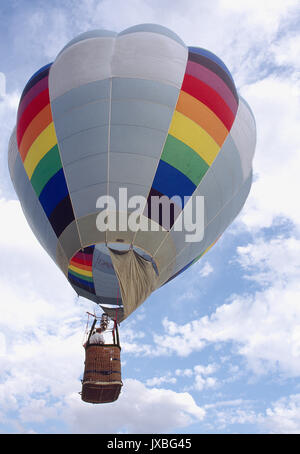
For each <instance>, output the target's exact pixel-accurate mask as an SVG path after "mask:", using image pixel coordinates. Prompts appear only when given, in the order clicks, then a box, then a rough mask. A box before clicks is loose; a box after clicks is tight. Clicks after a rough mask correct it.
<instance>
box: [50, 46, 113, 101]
mask: <svg viewBox="0 0 300 454" xmlns="http://www.w3.org/2000/svg"><path fill="white" fill-rule="evenodd" d="M114 42H115V38H94V39H87V40H84V41H80V42H79V43H76V44H74V45H73V46H71V47H68V48H67V49H66V50H65V51H64V52H62V53H61V54H60V55H59V56H58V58H57V59H56V60H55V62H54V63H53V65H52V66H51V70H50V73H49V92H50V99H51V101H52V100H53V99H55V98H57V97H58V96H61V95H63V94H64V93H66V92H67V91H69V90H71V89H72V88H75V87H79V86H80V85H84V84H88V83H90V82H95V81H96V80H103V79H106V78H108V77H110V76H111V69H110V63H111V56H112V52H113V48H114Z"/></svg>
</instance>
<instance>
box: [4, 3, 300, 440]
mask: <svg viewBox="0 0 300 454" xmlns="http://www.w3.org/2000/svg"><path fill="white" fill-rule="evenodd" d="M140 23H158V24H160V25H163V26H166V27H168V28H170V29H171V30H173V31H174V32H176V33H177V34H178V35H179V36H180V37H181V38H182V40H183V41H184V42H185V43H186V45H188V46H197V47H203V48H206V49H208V50H210V51H211V52H214V53H215V54H216V55H218V56H219V57H220V58H221V59H222V60H223V61H224V62H225V64H226V65H227V67H228V68H229V69H230V71H231V73H232V75H233V78H234V80H235V83H236V86H237V89H238V91H239V93H240V94H241V95H242V96H243V97H244V98H245V99H246V100H247V102H248V103H249V105H250V106H251V109H252V111H253V113H254V115H255V118H256V124H257V147H256V154H255V158H254V162H253V171H254V179H253V185H252V188H251V192H250V194H249V197H248V200H247V202H246V204H245V206H244V208H243V210H242V211H241V213H240V215H239V216H238V217H237V218H236V220H235V221H234V222H233V224H232V225H231V226H230V228H229V229H227V231H226V232H225V234H224V235H223V236H222V238H221V239H220V240H219V241H218V243H217V244H216V245H215V246H214V247H213V248H212V249H211V250H210V251H209V252H208V253H207V254H206V255H205V256H203V258H202V259H201V260H200V261H199V262H197V264H195V265H194V266H193V267H191V268H189V269H188V270H187V271H186V272H185V273H183V274H181V275H180V276H179V277H178V278H176V279H174V280H173V281H172V282H170V283H169V284H167V285H165V286H164V287H163V288H162V289H160V290H158V291H156V292H154V293H153V294H152V295H151V296H150V298H149V299H148V300H147V301H146V302H145V303H144V304H143V305H142V307H140V308H139V309H138V310H137V311H136V312H135V313H134V314H132V316H131V317H129V318H128V319H127V320H126V321H125V322H124V323H122V324H121V327H120V338H121V345H122V351H121V358H122V379H123V388H122V393H121V395H120V397H119V399H118V400H117V401H116V402H114V403H110V404H106V405H91V404H87V403H85V402H83V401H82V400H81V398H80V395H79V392H80V390H81V382H80V379H81V378H82V373H83V362H84V350H83V348H82V339H83V336H84V331H85V326H86V321H87V315H86V312H87V311H90V312H94V310H95V307H94V306H95V305H94V304H93V303H91V302H89V301H88V300H86V299H84V298H78V297H77V295H76V294H75V292H74V290H73V289H72V288H71V287H70V285H69V284H68V282H67V281H66V279H65V277H64V276H63V274H62V273H61V271H60V270H59V269H58V268H57V266H56V265H55V264H54V262H52V260H51V259H50V258H49V257H48V255H47V254H46V252H45V251H44V250H43V249H42V247H41V246H40V244H39V243H38V241H37V240H36V238H35V237H34V235H33V233H32V232H31V230H30V228H29V227H28V225H27V223H26V220H25V217H24V215H23V213H22V210H21V207H20V203H19V202H18V199H17V196H16V194H15V192H14V189H13V186H12V184H11V181H10V177H9V173H8V167H7V147H8V141H9V137H10V134H11V132H12V129H13V127H14V125H15V121H16V111H17V106H18V102H19V98H20V95H21V92H22V89H23V87H24V86H25V84H26V82H27V80H28V79H29V78H30V77H31V75H32V74H33V73H34V72H35V71H36V70H38V69H39V68H40V67H42V66H44V65H45V64H47V63H49V62H51V61H53V60H54V59H55V57H56V55H57V54H58V52H59V51H60V50H61V49H62V48H63V47H64V45H65V44H66V43H67V42H68V41H69V40H71V39H72V38H74V37H75V36H77V35H78V34H79V33H82V32H84V31H88V30H91V29H96V28H97V29H108V30H114V31H116V32H119V31H122V30H124V29H125V28H127V27H130V26H132V25H135V24H140ZM0 25H1V26H0V56H1V59H0V217H1V222H0V250H1V257H0V295H1V297H0V433H5V434H79V433H80V434H81V433H93V434H101V433H104V434H139V433H146V434H151V433H152V434H153V433H156V434H157V433H164V434H204V433H208V434H233V433H234V434H236V433H238V434H247V433H251V434H263V433H267V434H269V433H270V434H281V433H285V434H292V433H298V434H299V433H300V382H299V376H300V279H299V277H300V210H299V198H298V197H299V193H300V178H299V174H300V134H299V121H300V103H299V96H300V58H299V55H300V33H299V30H300V6H299V2H298V1H297V0H295V1H294V0H286V1H284V2H283V1H282V0H270V1H268V0H259V1H258V0H241V1H239V2H237V1H236V0H212V1H211V2H207V1H203V0H184V1H183V0H172V1H171V0H151V1H150V0H126V2H124V1H123V0H103V1H100V0H98V1H96V0H81V1H80V2H78V1H76V0H65V1H64V2H61V1H58V0H53V1H51V2H46V1H42V0H31V1H30V2H28V1H26V0H11V1H10V2H6V1H4V0H0ZM100 313H101V312H100Z"/></svg>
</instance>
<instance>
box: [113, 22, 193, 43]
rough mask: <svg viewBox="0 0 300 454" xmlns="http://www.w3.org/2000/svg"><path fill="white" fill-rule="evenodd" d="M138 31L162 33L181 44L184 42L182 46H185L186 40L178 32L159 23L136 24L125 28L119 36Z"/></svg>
mask: <svg viewBox="0 0 300 454" xmlns="http://www.w3.org/2000/svg"><path fill="white" fill-rule="evenodd" d="M138 32H148V33H159V34H160V35H165V36H168V38H171V39H173V40H174V41H177V42H178V43H179V44H182V46H184V47H185V44H184V42H183V41H182V39H181V38H180V37H179V36H178V35H177V34H176V33H174V32H173V31H172V30H169V29H168V28H166V27H163V26H162V25H158V24H139V25H134V26H133V27H129V28H127V29H126V30H123V31H122V32H121V33H119V36H122V35H128V34H129V33H138Z"/></svg>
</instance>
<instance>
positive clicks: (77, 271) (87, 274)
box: [69, 265, 93, 277]
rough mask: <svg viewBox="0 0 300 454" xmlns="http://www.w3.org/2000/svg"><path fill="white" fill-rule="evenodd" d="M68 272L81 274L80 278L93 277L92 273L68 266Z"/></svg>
mask: <svg viewBox="0 0 300 454" xmlns="http://www.w3.org/2000/svg"><path fill="white" fill-rule="evenodd" d="M69 270H72V271H75V273H78V274H82V276H88V277H93V273H92V271H86V270H83V269H82V268H77V267H76V266H73V265H69Z"/></svg>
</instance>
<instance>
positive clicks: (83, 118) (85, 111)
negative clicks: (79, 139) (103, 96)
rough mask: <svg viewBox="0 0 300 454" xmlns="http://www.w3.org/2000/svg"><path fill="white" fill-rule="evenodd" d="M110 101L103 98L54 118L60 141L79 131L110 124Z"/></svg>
mask: <svg viewBox="0 0 300 454" xmlns="http://www.w3.org/2000/svg"><path fill="white" fill-rule="evenodd" d="M108 112H109V102H108V100H102V101H98V102H95V103H90V104H86V105H84V106H81V107H78V108H76V109H72V110H70V111H69V112H68V113H67V114H66V115H63V116H61V117H59V118H58V119H57V120H56V119H54V124H55V130H56V135H57V138H58V141H59V142H60V141H61V140H63V139H65V138H66V137H69V136H71V135H72V134H75V133H77V132H79V131H83V130H85V129H91V128H95V127H96V126H101V125H107V124H108Z"/></svg>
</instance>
